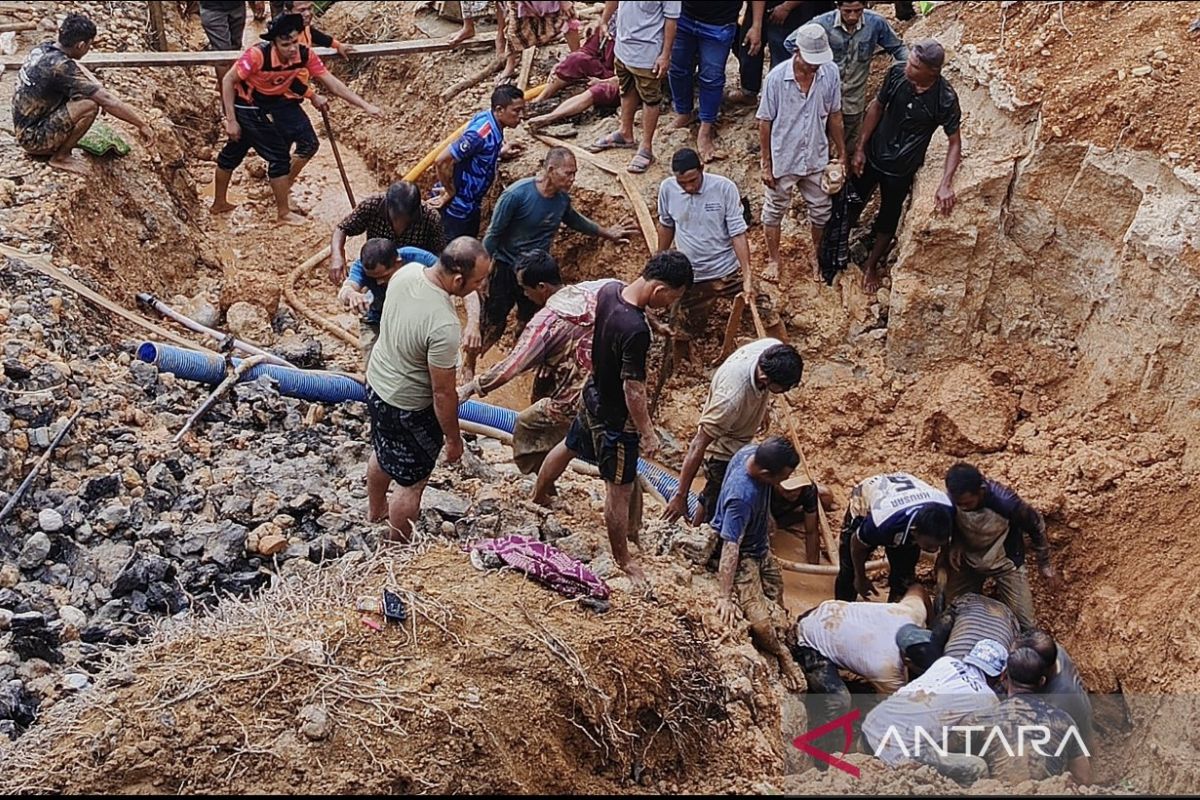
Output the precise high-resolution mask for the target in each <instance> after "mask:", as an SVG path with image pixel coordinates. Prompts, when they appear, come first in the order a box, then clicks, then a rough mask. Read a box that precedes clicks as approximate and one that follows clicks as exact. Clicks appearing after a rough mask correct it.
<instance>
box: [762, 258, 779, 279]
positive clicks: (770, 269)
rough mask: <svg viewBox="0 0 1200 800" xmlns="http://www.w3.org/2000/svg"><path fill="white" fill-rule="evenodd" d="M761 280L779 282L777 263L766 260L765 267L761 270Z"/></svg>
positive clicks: (770, 259) (773, 260) (771, 259)
mask: <svg viewBox="0 0 1200 800" xmlns="http://www.w3.org/2000/svg"><path fill="white" fill-rule="evenodd" d="M762 276H763V280H768V281H777V280H779V262H778V261H776V260H775V259H773V258H768V259H767V266H766V267H764V268H763V273H762Z"/></svg>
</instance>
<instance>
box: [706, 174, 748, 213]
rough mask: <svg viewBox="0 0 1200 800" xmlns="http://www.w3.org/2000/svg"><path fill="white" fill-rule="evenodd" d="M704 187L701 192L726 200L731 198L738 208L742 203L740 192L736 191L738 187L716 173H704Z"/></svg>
mask: <svg viewBox="0 0 1200 800" xmlns="http://www.w3.org/2000/svg"><path fill="white" fill-rule="evenodd" d="M704 182H705V184H706V185H705V187H704V189H703V190H702V191H704V192H705V193H708V192H712V193H713V194H721V195H724V196H725V197H726V198H727V199H728V198H733V199H734V200H736V201H737V203H738V205H739V206H740V205H741V203H742V192H741V190H740V189H738V185H737V184H736V183H734V182H733V181H732V180H730V179H729V178H726V177H725V176H724V175H719V174H717V173H716V172H705V173H704Z"/></svg>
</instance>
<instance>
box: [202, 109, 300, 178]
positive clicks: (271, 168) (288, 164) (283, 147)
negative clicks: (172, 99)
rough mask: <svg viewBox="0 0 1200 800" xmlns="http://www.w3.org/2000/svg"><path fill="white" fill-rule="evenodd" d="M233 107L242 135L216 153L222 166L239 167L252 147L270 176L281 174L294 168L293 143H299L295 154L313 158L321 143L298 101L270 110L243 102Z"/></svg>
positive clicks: (225, 167)
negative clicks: (265, 165)
mask: <svg viewBox="0 0 1200 800" xmlns="http://www.w3.org/2000/svg"><path fill="white" fill-rule="evenodd" d="M233 110H234V114H235V115H236V117H237V122H238V125H240V126H241V128H242V135H241V138H239V139H238V140H237V141H234V140H233V139H230V140H229V141H227V142H226V143H225V146H224V147H222V148H221V152H220V154H219V155H218V156H217V166H218V167H220V168H221V169H224V170H228V171H230V172H232V171H233V170H235V169H237V168H238V167H239V166H240V165H241V163H242V161H243V160H244V159H245V158H246V154H247V153H249V152H250V149H251V148H253V149H254V152H256V153H258V155H259V156H260V157H261V158H262V159H263V160H264V161H266V162H267V177H268V178H282V177H284V176H286V175H287V174H288V173H289V172H290V171H291V169H292V145H295V146H296V158H312V157H313V156H314V155H316V152H317V149H318V147H320V145H319V143H318V142H317V133H316V131H314V130H313V126H312V122H311V121H310V120H309V118H308V114H305V113H304V109H303V108H302V107H301V106H300V104H299V103H280V104H279V105H277V106H276V107H275V108H273V109H271V110H270V111H263V110H262V109H260V108H254V107H252V106H241V105H235V106H234V107H233Z"/></svg>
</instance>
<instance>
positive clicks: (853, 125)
mask: <svg viewBox="0 0 1200 800" xmlns="http://www.w3.org/2000/svg"><path fill="white" fill-rule="evenodd" d="M813 22H815V23H817V24H818V25H820V26H821V27H822V28H824V29H825V32H826V33H828V34H829V46H830V49H832V50H833V61H834V63H835V64H837V67H838V70H839V71H840V72H841V74H842V113H843V114H844V115H845V127H846V147H847V149H848V152H847V154H846V156H847V158H846V163H849V162H850V156H852V155H854V150H855V149H856V148H857V146H858V133H859V130H860V128H861V127H862V121H863V114H864V113H865V111H866V108H867V78H868V77H870V74H871V59H872V58H873V57H874V56H875V54H876V53H877V52H879V50H880V49H881V48H882V49H883V50H886V51H887V53H888V55H890V56H891V57H892V59H893V60H894V61H895V63H897V64H903V63H904V62H905V61H907V60H908V48H907V47H905V46H904V42H902V41H900V37H899V36H897V35H896V32H895V31H894V30H892V26H891V25H889V24H888V21H887V20H886V19H885V18H884V17H883V16H882V15H881V14H878V13H876V12H874V11H868V10H867V8H866V3H863V2H861V0H838V4H837V9H836V10H834V11H828V12H826V13H824V14H820V15H818V16H816V17H814V18H813ZM797 32H798V31H797ZM796 35H797V33H793V34H792V35H791V36H789V37H788V39H787V41H785V42H784V47H785V48H786V49H788V50H793V51H794V50H795V47H796Z"/></svg>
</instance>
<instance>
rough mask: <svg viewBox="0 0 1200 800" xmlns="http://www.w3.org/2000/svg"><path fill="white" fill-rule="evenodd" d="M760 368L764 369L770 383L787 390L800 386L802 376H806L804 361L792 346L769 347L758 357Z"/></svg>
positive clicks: (777, 345)
mask: <svg viewBox="0 0 1200 800" xmlns="http://www.w3.org/2000/svg"><path fill="white" fill-rule="evenodd" d="M758 366H760V367H762V371H763V374H764V375H766V376H767V380H768V381H770V382H771V383H773V384H775V385H776V386H782V387H784V388H785V389H791V388H792V387H793V386H796V385H797V384H799V383H800V376H801V375H803V374H804V359H802V358H801V357H800V353H799V352H797V350H796V348H794V347H792V346H791V345H790V344H776V345H772V346H771V347H768V348H767V349H766V350H765V351H763V354H762V355H761V356H759V357H758Z"/></svg>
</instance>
